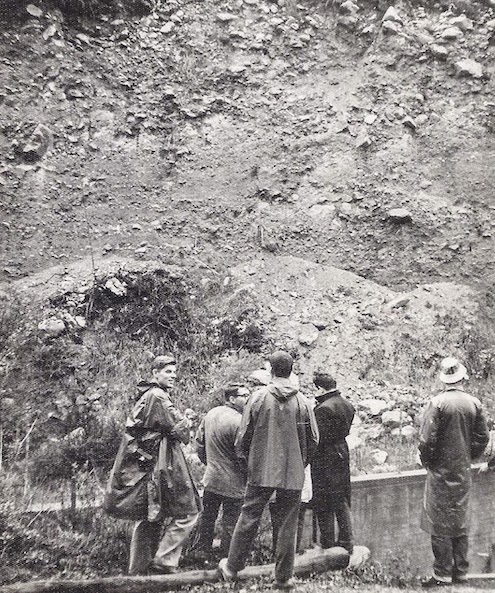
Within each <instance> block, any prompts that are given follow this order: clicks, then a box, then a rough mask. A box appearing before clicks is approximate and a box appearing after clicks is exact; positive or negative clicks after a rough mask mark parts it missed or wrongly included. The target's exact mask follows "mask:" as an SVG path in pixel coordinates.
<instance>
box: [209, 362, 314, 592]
mask: <svg viewBox="0 0 495 593" xmlns="http://www.w3.org/2000/svg"><path fill="white" fill-rule="evenodd" d="M269 361H270V366H271V374H272V378H271V382H270V383H269V384H268V385H267V386H266V387H262V388H261V389H259V390H258V391H255V392H254V393H253V394H252V396H251V398H250V399H249V401H248V403H247V404H246V407H245V408H244V412H243V416H242V420H241V425H240V427H239V432H238V434H237V439H236V450H237V454H238V456H239V458H240V459H241V460H243V461H244V463H245V464H246V466H247V488H246V495H245V497H244V504H243V506H242V510H241V515H240V517H239V519H238V521H237V524H236V526H235V530H234V535H233V536H232V541H231V544H230V549H229V555H228V558H222V560H220V562H219V565H218V567H219V570H220V572H221V574H222V576H223V578H224V579H225V580H232V579H234V578H235V577H236V576H237V572H238V571H240V570H242V569H243V568H244V566H245V564H246V560H247V558H248V555H249V552H250V551H251V547H252V544H253V541H254V538H255V537H256V533H257V531H258V526H259V523H260V519H261V515H262V513H263V510H264V508H265V507H266V505H267V504H268V501H269V500H270V497H271V496H272V493H273V492H275V493H276V502H275V504H276V505H277V516H278V519H279V530H278V538H277V547H276V550H275V583H274V588H276V589H282V590H284V589H290V588H292V586H293V583H292V580H291V577H292V574H293V572H294V556H295V552H296V532H297V518H298V514H299V505H300V502H301V490H302V487H303V483H304V468H305V466H306V465H307V464H308V461H309V459H310V457H311V456H312V454H313V452H314V450H315V448H316V445H317V444H318V427H317V425H316V420H315V417H314V414H313V409H312V406H311V405H310V404H309V402H308V400H307V399H306V398H305V397H304V396H302V395H301V394H300V393H299V391H298V389H297V387H294V385H293V383H292V382H291V380H290V375H291V372H292V364H293V360H292V357H291V356H290V355H289V354H288V353H287V352H283V351H278V352H275V353H274V354H272V355H271V356H270V358H269Z"/></svg>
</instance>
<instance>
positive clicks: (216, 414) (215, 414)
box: [205, 404, 241, 420]
mask: <svg viewBox="0 0 495 593" xmlns="http://www.w3.org/2000/svg"><path fill="white" fill-rule="evenodd" d="M238 416H239V417H240V416H241V413H240V412H238V411H237V410H234V408H231V407H230V406H226V405H224V404H220V405H218V406H215V407H214V408H211V410H210V411H209V412H207V413H206V416H205V420H206V419H208V420H217V419H221V418H225V419H227V418H237V417H238Z"/></svg>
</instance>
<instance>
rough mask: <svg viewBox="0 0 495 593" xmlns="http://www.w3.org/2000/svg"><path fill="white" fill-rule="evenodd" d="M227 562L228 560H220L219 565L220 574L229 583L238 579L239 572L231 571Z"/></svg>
mask: <svg viewBox="0 0 495 593" xmlns="http://www.w3.org/2000/svg"><path fill="white" fill-rule="evenodd" d="M227 562H228V558H222V559H221V560H220V562H219V563H218V572H219V573H220V574H221V575H222V578H223V580H224V581H226V582H229V581H233V580H235V579H236V577H237V572H236V571H235V570H231V569H230V568H229V565H228V564H227Z"/></svg>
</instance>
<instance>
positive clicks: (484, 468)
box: [478, 462, 490, 474]
mask: <svg viewBox="0 0 495 593" xmlns="http://www.w3.org/2000/svg"><path fill="white" fill-rule="evenodd" d="M489 470H490V468H489V467H488V463H486V462H485V463H482V464H481V465H480V467H479V468H478V473H479V474H486V473H487V472H488V471H489Z"/></svg>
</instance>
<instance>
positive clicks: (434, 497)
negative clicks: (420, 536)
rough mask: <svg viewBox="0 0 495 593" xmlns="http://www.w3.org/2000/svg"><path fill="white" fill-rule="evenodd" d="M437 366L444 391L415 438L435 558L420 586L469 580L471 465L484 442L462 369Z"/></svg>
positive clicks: (451, 363) (484, 430) (452, 363)
mask: <svg viewBox="0 0 495 593" xmlns="http://www.w3.org/2000/svg"><path fill="white" fill-rule="evenodd" d="M440 367H441V368H440V374H439V379H440V381H441V382H442V383H443V384H444V389H443V391H442V392H441V393H439V394H438V395H436V396H435V397H433V398H432V399H431V400H430V402H429V403H428V404H427V406H426V408H425V411H424V414H423V419H422V423H421V429H420V439H419V452H420V455H421V461H422V463H423V465H424V466H425V468H426V471H427V477H426V486H425V496H424V502H423V512H422V516H421V528H422V529H423V530H424V531H426V532H428V533H429V534H430V535H431V545H432V549H433V556H434V562H433V576H432V577H431V578H429V579H428V580H425V581H424V582H423V587H441V586H449V585H451V584H452V583H462V582H465V581H466V580H467V576H466V575H467V571H468V567H469V565H468V560H467V556H468V529H469V522H468V503H469V491H470V487H471V462H472V461H473V460H474V459H476V458H477V457H479V456H480V455H481V454H482V453H483V451H484V449H485V447H486V445H487V443H488V427H487V424H486V420H485V416H484V413H483V410H482V407H481V402H480V400H479V399H477V398H476V397H473V396H471V395H469V394H468V393H466V391H465V390H464V384H465V382H466V381H467V379H468V374H467V370H466V367H465V366H464V365H463V364H461V363H460V362H459V361H458V360H457V359H456V358H453V357H448V358H445V359H443V360H442V362H441V365H440Z"/></svg>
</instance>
